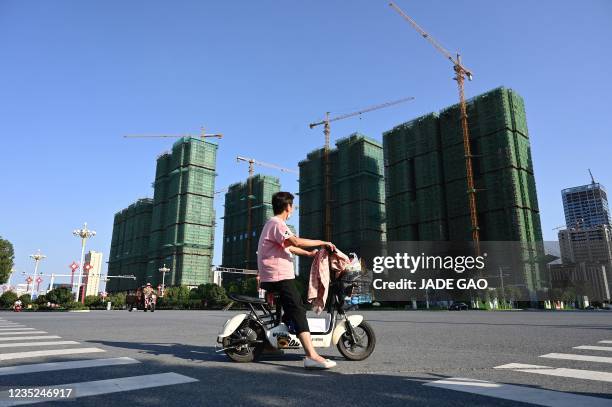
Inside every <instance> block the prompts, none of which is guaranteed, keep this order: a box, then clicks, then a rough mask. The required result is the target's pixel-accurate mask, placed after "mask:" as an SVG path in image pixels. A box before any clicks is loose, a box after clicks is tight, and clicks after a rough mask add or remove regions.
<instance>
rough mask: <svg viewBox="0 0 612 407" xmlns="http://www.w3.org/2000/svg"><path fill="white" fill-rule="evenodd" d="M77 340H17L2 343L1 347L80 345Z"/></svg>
mask: <svg viewBox="0 0 612 407" xmlns="http://www.w3.org/2000/svg"><path fill="white" fill-rule="evenodd" d="M78 344H79V343H78V342H76V341H48V342H17V343H0V348H23V347H30V346H51V345H78Z"/></svg>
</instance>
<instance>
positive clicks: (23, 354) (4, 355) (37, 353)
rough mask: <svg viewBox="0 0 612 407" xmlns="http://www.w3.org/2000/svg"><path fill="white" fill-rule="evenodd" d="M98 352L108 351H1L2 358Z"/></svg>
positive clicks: (80, 349)
mask: <svg viewBox="0 0 612 407" xmlns="http://www.w3.org/2000/svg"><path fill="white" fill-rule="evenodd" d="M96 352H106V351H105V350H104V349H100V348H74V349H49V350H33V351H28V352H15V353H0V360H13V359H25V358H36V357H39V356H57V355H75V354H78V353H96Z"/></svg>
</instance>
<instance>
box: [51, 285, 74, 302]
mask: <svg viewBox="0 0 612 407" xmlns="http://www.w3.org/2000/svg"><path fill="white" fill-rule="evenodd" d="M47 299H48V300H49V301H51V302H52V303H54V304H60V305H63V304H67V303H69V302H72V301H74V296H73V295H72V291H70V289H69V288H67V287H59V288H54V289H53V290H51V291H49V292H48V293H47Z"/></svg>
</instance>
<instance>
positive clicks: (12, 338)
mask: <svg viewBox="0 0 612 407" xmlns="http://www.w3.org/2000/svg"><path fill="white" fill-rule="evenodd" d="M59 338H61V336H57V335H39V336H8V337H6V338H0V342H3V341H17V340H37V339H59Z"/></svg>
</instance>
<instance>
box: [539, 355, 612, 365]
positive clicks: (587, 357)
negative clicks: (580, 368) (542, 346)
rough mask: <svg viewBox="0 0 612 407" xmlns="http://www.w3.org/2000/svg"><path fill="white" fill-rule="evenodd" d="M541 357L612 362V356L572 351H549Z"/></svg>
mask: <svg viewBox="0 0 612 407" xmlns="http://www.w3.org/2000/svg"><path fill="white" fill-rule="evenodd" d="M540 357H541V358H548V359H564V360H581V361H584V362H600V363H612V358H611V357H607V356H590V355H574V354H571V353H547V354H546V355H541V356H540Z"/></svg>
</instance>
